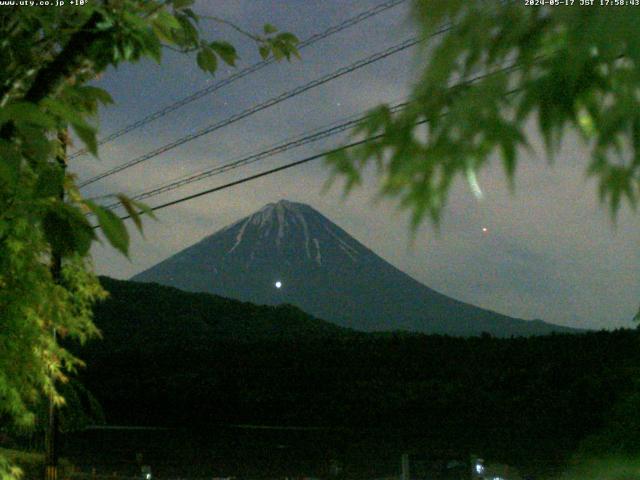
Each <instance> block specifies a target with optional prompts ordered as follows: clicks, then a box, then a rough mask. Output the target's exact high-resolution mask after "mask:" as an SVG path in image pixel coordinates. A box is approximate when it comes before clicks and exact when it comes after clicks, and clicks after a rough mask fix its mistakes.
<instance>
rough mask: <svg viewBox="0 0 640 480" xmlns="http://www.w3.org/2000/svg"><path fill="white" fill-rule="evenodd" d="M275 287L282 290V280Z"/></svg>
mask: <svg viewBox="0 0 640 480" xmlns="http://www.w3.org/2000/svg"><path fill="white" fill-rule="evenodd" d="M275 286H276V288H282V282H281V281H280V280H278V281H277V282H276V283H275Z"/></svg>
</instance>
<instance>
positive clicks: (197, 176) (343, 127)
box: [105, 103, 406, 209]
mask: <svg viewBox="0 0 640 480" xmlns="http://www.w3.org/2000/svg"><path fill="white" fill-rule="evenodd" d="M405 106H406V103H400V104H397V105H394V106H393V107H391V108H390V110H391V113H396V112H398V111H400V110H401V109H402V108H404V107H405ZM352 117H353V116H352ZM367 118H369V116H368V115H359V116H357V118H355V119H350V120H346V121H342V122H340V123H334V124H332V125H330V126H327V127H324V128H321V129H316V130H315V131H313V132H311V133H308V134H305V135H303V136H301V137H297V138H294V139H292V140H288V141H285V142H284V143H281V144H277V145H274V146H272V147H269V148H268V149H266V150H263V151H261V152H259V153H253V154H251V155H248V156H245V157H242V158H240V159H238V160H235V161H231V162H228V163H226V164H224V165H219V166H216V167H214V168H210V169H207V170H204V171H201V172H198V173H194V174H192V175H188V176H185V177H182V178H180V179H177V180H174V181H173V182H170V183H165V184H163V185H161V186H158V187H155V188H153V189H150V190H147V191H145V192H142V193H139V194H137V195H135V196H133V197H131V199H132V200H144V199H147V198H151V197H155V196H157V195H160V194H162V193H166V192H170V191H172V190H175V189H177V188H180V187H183V186H185V185H188V184H191V183H194V182H197V181H200V180H204V179H206V178H210V177H213V176H216V175H221V174H223V173H226V172H228V171H230V170H235V169H237V168H240V167H244V166H246V165H250V164H252V163H255V162H258V161H261V160H264V159H266V158H269V157H273V156H274V155H277V154H279V153H283V152H286V151H288V150H291V149H293V148H298V147H301V146H304V145H307V144H309V143H313V142H317V141H319V140H323V139H325V138H329V137H332V136H334V135H337V134H339V133H342V132H346V131H348V130H351V129H352V128H354V127H356V126H357V125H359V124H361V123H362V122H363V121H365V120H366V119H367ZM118 206H120V203H119V202H114V203H111V204H109V205H106V206H105V208H108V209H114V208H116V207H118Z"/></svg>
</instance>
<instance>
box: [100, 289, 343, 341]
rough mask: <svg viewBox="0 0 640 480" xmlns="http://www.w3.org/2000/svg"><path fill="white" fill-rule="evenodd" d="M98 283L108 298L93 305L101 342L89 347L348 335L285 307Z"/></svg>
mask: <svg viewBox="0 0 640 480" xmlns="http://www.w3.org/2000/svg"><path fill="white" fill-rule="evenodd" d="M100 282H101V283H102V286H103V287H104V288H105V289H106V290H107V291H108V292H109V293H110V295H109V298H108V299H107V300H105V301H103V302H101V303H99V304H98V305H96V307H95V310H94V313H95V322H96V324H97V325H98V327H99V328H100V330H101V331H102V335H103V339H102V341H100V342H95V343H94V345H93V346H92V348H98V349H99V348H107V349H108V350H109V351H114V350H127V349H132V348H133V349H142V350H144V349H152V350H155V349H162V348H165V347H171V346H179V345H181V346H189V347H190V348H197V347H201V346H206V345H208V344H210V343H211V342H214V341H234V342H235V341H239V342H243V341H263V340H270V341H279V340H292V339H303V338H316V339H317V338H324V337H334V336H337V335H343V334H348V333H350V332H352V331H351V330H349V329H346V328H342V327H338V326H337V325H334V324H332V323H329V322H325V321H322V320H319V319H316V318H314V317H312V316H310V315H307V314H306V313H304V312H303V311H302V310H300V309H299V308H297V307H293V306H291V305H280V306H260V305H254V304H251V303H245V302H240V301H237V300H231V299H227V298H223V297H219V296H217V295H211V294H207V293H190V292H184V291H181V290H178V289H177V288H173V287H167V286H163V285H158V284H153V283H138V282H130V281H121V280H114V279H112V278H108V277H100Z"/></svg>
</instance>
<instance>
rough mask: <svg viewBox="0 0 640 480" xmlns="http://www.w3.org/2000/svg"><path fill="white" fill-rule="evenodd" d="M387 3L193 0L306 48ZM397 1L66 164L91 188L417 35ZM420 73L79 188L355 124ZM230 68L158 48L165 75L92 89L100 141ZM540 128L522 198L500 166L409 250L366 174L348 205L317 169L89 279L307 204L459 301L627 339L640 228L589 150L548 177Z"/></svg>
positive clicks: (243, 48)
mask: <svg viewBox="0 0 640 480" xmlns="http://www.w3.org/2000/svg"><path fill="white" fill-rule="evenodd" d="M380 1H381V0H378V1H376V0H371V1H369V0H368V1H364V0H321V1H312V0H286V1H285V0H280V1H276V0H216V1H214V0H201V1H200V2H198V4H197V7H196V10H197V11H199V12H200V13H208V14H215V15H217V16H220V17H224V18H226V19H229V20H232V21H234V22H236V23H237V24H239V25H242V26H243V27H245V28H246V29H248V30H254V31H258V30H260V29H261V27H262V25H263V24H264V23H265V22H269V23H273V24H275V25H277V26H278V27H281V28H282V29H283V30H288V31H291V32H293V33H296V34H297V35H298V36H299V37H300V38H306V37H308V36H310V35H312V34H313V33H316V32H318V31H322V30H324V29H326V28H328V27H330V26H331V25H334V24H337V23H339V22H340V21H342V20H343V19H345V18H347V17H349V16H353V15H356V14H358V13H359V12H361V11H363V10H366V9H368V8H370V7H372V6H374V5H376V4H377V3H380ZM406 3H408V2H406ZM406 3H405V4H404V5H401V6H398V7H394V8H393V9H391V10H389V11H387V12H386V13H383V14H381V15H378V16H376V17H375V18H373V19H369V20H367V21H365V22H362V23H361V24H359V25H357V26H356V27H353V28H351V29H349V30H347V31H344V32H341V33H340V34H337V35H335V36H333V37H331V38H329V39H326V40H324V41H322V42H320V43H318V44H316V45H314V46H312V47H309V48H307V49H305V50H303V52H302V56H303V59H302V61H295V62H293V63H291V64H288V63H280V64H276V65H271V66H269V67H267V68H265V69H263V70H261V71H260V72H258V73H256V74H253V75H250V76H247V77H245V78H243V79H242V80H239V81H237V82H235V83H233V84H232V85H229V86H227V87H225V88H223V89H221V90H219V91H217V92H215V93H214V94H212V95H209V96H207V97H205V98H203V99H201V100H198V101H196V102H194V103H192V104H190V105H188V106H186V107H184V108H182V109H180V110H178V111H176V112H174V113H172V114H170V115H168V116H166V117H164V118H163V119H161V120H159V121H156V122H153V123H151V124H149V125H148V126H146V127H145V128H142V129H139V130H137V131H135V132H132V133H130V134H128V135H125V136H123V137H120V138H119V139H117V140H116V141H113V142H111V143H109V144H106V145H105V146H103V147H102V148H101V150H100V160H95V159H91V158H89V157H81V158H78V159H75V160H73V164H72V167H71V168H72V170H73V171H74V172H76V173H77V174H78V176H79V178H80V180H83V179H87V178H89V177H91V176H93V175H95V174H97V173H100V172H102V171H103V170H106V169H108V168H111V167H113V166H116V165H118V164H120V163H123V162H125V161H127V160H130V159H132V158H134V157H136V156H138V155H140V154H143V153H145V152H147V151H149V150H152V149H155V148H157V147H160V146H162V145H164V144H166V143H169V142H171V141H173V140H175V139H177V138H179V137H181V136H183V135H186V134H188V133H191V132H193V131H196V130H198V129H200V128H202V127H204V126H206V125H209V124H212V123H215V122H217V121H219V120H222V119H224V118H226V117H228V116H230V115H233V114H234V113H237V112H240V111H241V110H244V109H245V108H248V107H251V106H253V105H255V104H257V103H260V102H262V101H264V100H267V99H269V98H271V97H273V96H276V95H278V94H280V93H282V92H285V91H288V90H290V89H293V88H295V87H297V86H299V85H301V84H304V83H306V82H309V81H311V80H313V79H315V78H317V77H319V76H322V75H324V74H327V73H330V72H332V71H334V70H336V69H338V68H340V67H341V66H345V65H348V64H351V63H353V62H355V61H357V60H359V59H361V58H363V57H365V56H368V55H370V54H372V53H375V52H377V51H380V50H384V49H385V48H386V47H388V46H390V45H392V44H395V43H399V42H400V41H402V40H403V39H405V38H407V37H408V36H410V35H411V34H412V32H413V30H412V24H411V21H410V18H409V14H408V8H407V4H406ZM202 30H203V34H204V35H205V36H207V37H208V38H211V39H215V38H220V39H227V40H230V41H232V42H233V43H234V44H235V45H236V47H237V48H238V50H239V52H240V55H241V61H240V62H239V67H240V68H242V67H244V66H247V65H250V64H252V63H254V62H256V61H258V60H259V56H258V54H257V49H256V48H255V46H254V45H253V44H252V43H251V41H250V40H248V39H246V38H244V37H242V36H240V35H238V34H236V33H235V32H233V31H232V30H229V29H226V28H224V27H220V26H219V25H218V24H216V23H214V22H211V21H203V23H202ZM418 67H419V60H418V57H417V52H416V51H415V50H410V51H406V52H403V53H400V54H396V55H394V56H392V57H390V58H387V59H385V60H381V61H379V62H377V63H375V64H372V65H370V66H368V67H365V68H363V69H361V70H358V71H356V72H354V73H352V74H349V75H347V76H344V77H342V78H340V79H337V80H334V81H332V82H330V83H328V84H325V85H323V86H320V87H318V88H315V89H313V90H311V91H309V92H306V93H305V94H302V95H300V96H298V97H296V98H294V99H290V100H287V101H285V102H283V103H281V104H279V105H277V106H274V107H272V108H270V109H268V110H265V111H263V112H260V113H258V114H256V115H253V116H251V117H250V118H247V119H245V120H242V121H240V122H237V123H235V124H234V125H231V126H229V127H226V128H224V129H222V130H219V131H217V132H214V133H212V134H210V135H206V136H203V137H201V138H199V139H198V140H195V141H193V142H190V143H188V144H186V145H183V146H181V147H179V148H176V149H174V150H172V151H171V152H168V153H165V154H163V155H161V156H158V157H156V158H154V159H152V160H149V161H148V162H145V163H143V164H141V165H138V166H136V167H133V168H131V169H128V170H126V171H125V172H121V173H119V174H117V175H113V176H111V177H108V178H106V179H104V180H101V181H100V182H97V183H95V184H93V185H91V186H89V187H87V188H86V189H85V192H86V193H87V194H88V195H89V196H99V195H105V194H108V193H113V192H125V193H128V194H135V193H138V192H140V191H144V190H146V189H149V188H151V187H155V186H157V185H160V184H163V183H165V182H168V181H170V180H173V179H175V178H178V177H181V176H183V175H186V174H190V173H193V172H198V171H201V170H203V169H206V168H208V167H211V166H215V165H221V164H223V163H226V162H228V161H229V160H232V159H234V158H236V157H238V156H242V155H246V154H251V153H254V152H257V151H260V150H262V149H264V148H265V147H268V146H270V145H272V144H274V143H279V142H281V141H283V140H285V139H288V138H290V137H293V136H297V135H300V134H303V133H305V132H308V131H310V130H313V129H317V128H319V127H323V126H326V125H328V124H331V123H333V122H335V121H337V120H341V119H344V118H347V117H350V116H352V115H355V114H360V113H363V112H364V111H365V110H366V109H368V108H370V107H372V106H375V105H377V104H379V103H381V102H389V103H396V102H398V101H401V100H403V99H404V98H405V97H406V95H407V94H408V92H409V88H410V86H411V82H412V80H413V79H415V78H416V74H417V72H418ZM230 72H231V70H230V69H228V68H222V69H221V70H220V71H219V72H218V73H217V75H216V77H215V79H211V78H210V77H208V76H207V75H206V74H204V73H202V72H201V71H199V70H198V68H197V67H195V60H194V58H191V57H184V56H180V55H177V54H174V53H172V52H166V55H165V59H164V62H163V65H162V66H157V65H156V64H154V63H151V62H142V63H139V64H137V65H133V66H124V67H120V68H119V69H117V70H113V71H109V72H108V73H107V74H106V75H105V76H104V77H103V78H102V79H101V80H100V84H101V86H102V87H104V88H106V89H107V90H108V91H109V92H110V93H111V94H112V96H113V97H114V99H115V101H116V104H115V105H114V106H111V107H109V108H107V109H105V110H103V112H102V113H101V116H100V123H101V131H102V133H103V134H108V133H110V132H112V131H114V130H116V129H118V128H120V127H122V126H123V125H126V124H128V123H130V122H131V121H134V120H137V119H139V118H141V117H143V116H145V115H147V114H149V113H151V112H153V111H155V110H157V109H158V108H159V107H161V106H164V105H167V104H169V103H171V102H173V101H175V100H178V99H180V98H182V97H184V96H185V95H188V94H190V93H192V92H195V91H197V90H199V89H201V88H203V87H205V86H207V85H210V84H211V82H215V81H216V80H220V79H222V78H225V77H226V76H227V75H229V73H230ZM534 125H535V122H532V123H531V128H530V130H529V131H530V132H531V136H530V141H531V143H532V144H533V145H534V146H535V147H536V151H537V153H536V154H529V153H525V152H523V153H522V154H521V156H520V164H519V169H518V174H517V181H516V192H515V194H513V195H512V194H511V193H510V192H509V190H508V188H507V187H506V182H505V181H504V175H503V172H502V170H501V168H500V166H499V165H498V162H493V163H492V167H491V168H490V169H488V170H487V171H485V172H483V173H482V174H481V175H480V177H479V184H480V186H481V188H482V191H483V193H484V197H483V198H482V199H481V200H478V199H477V198H476V197H475V196H474V195H473V194H472V192H471V190H470V188H469V186H468V185H467V183H466V182H464V181H462V180H461V181H460V182H458V184H457V185H456V187H455V188H454V191H453V192H452V195H451V199H450V202H449V205H448V207H447V209H446V212H445V215H444V220H443V223H442V226H441V229H440V232H439V233H438V232H436V231H435V229H434V228H433V227H432V226H431V225H429V224H428V223H427V224H425V225H423V226H422V227H421V228H420V229H419V231H418V233H417V235H416V236H415V237H414V238H412V236H411V234H410V232H409V221H408V215H407V214H406V213H404V212H402V211H399V210H398V209H397V206H396V204H395V203H394V202H393V201H389V200H384V201H377V200H376V195H375V194H376V191H377V190H376V189H377V183H376V178H375V176H373V175H367V176H366V181H365V183H364V185H363V186H362V188H360V189H358V190H356V191H354V192H353V193H352V194H351V195H350V196H349V197H347V198H346V199H345V198H343V196H342V195H341V193H342V191H341V188H340V185H339V184H337V185H335V186H334V187H333V188H331V189H329V190H328V191H323V187H324V186H325V182H326V181H327V179H328V170H327V169H326V167H325V166H324V165H323V163H322V161H318V162H314V163H311V164H306V165H304V166H302V167H298V168H295V169H291V170H287V171H285V172H281V173H278V174H275V175H271V176H268V177H265V178H262V179H260V180H256V181H254V182H250V183H245V184H243V185H240V186H238V187H234V188H231V189H227V190H225V191H222V192H219V193H215V194H212V195H209V196H204V197H200V198H198V199H196V200H193V201H191V202H187V203H183V204H180V205H178V206H175V207H171V208H168V209H165V210H162V211H160V212H158V217H159V221H158V222H153V221H147V222H146V228H145V232H146V233H145V238H144V239H143V238H141V237H140V236H139V235H137V234H135V235H133V241H132V248H131V260H130V261H129V260H127V259H125V258H124V257H122V256H121V255H119V254H117V253H115V252H114V251H113V250H112V249H110V248H103V247H96V248H95V249H94V252H93V253H94V260H95V265H96V269H97V271H98V273H100V274H105V275H110V276H113V277H116V278H129V277H130V276H131V275H133V274H135V273H137V272H139V271H141V270H143V269H145V268H148V267H149V266H151V265H154V264H155V263H157V262H159V261H160V260H162V259H164V258H166V257H168V256H170V255H172V254H173V253H175V252H177V251H179V250H181V249H183V248H185V247H187V246H189V245H191V244H192V243H194V242H196V241H198V240H200V239H201V238H202V237H204V236H205V235H208V234H211V233H213V232H214V231H216V230H218V229H220V228H222V227H224V226H225V225H227V224H229V223H231V222H233V221H235V220H237V219H239V218H241V217H243V216H246V215H248V214H250V213H252V212H254V211H255V210H258V209H259V208H261V207H262V206H263V205H264V204H266V203H269V202H272V201H277V200H279V199H281V198H286V199H289V200H293V201H299V202H304V203H308V204H310V205H312V206H313V207H315V208H316V209H318V210H319V211H320V212H322V213H323V214H325V215H326V216H327V217H329V218H330V219H332V220H333V221H335V222H336V223H337V224H338V225H340V226H341V227H342V228H344V229H345V230H347V231H348V232H350V233H351V234H352V235H353V236H355V237H356V238H357V239H358V240H360V241H361V242H362V243H364V244H365V245H367V246H368V247H370V248H371V249H372V250H374V251H375V252H376V253H378V254H379V255H380V256H382V257H383V258H385V259H386V260H388V261H389V262H391V263H392V264H394V265H395V266H397V267H398V268H400V269H401V270H404V271H405V272H407V273H409V274H410V275H412V276H413V277H414V278H416V279H418V280H419V281H421V282H423V283H425V284H426V285H428V286H429V287H431V288H434V289H436V290H438V291H440V292H442V293H445V294H447V295H450V296H452V297H454V298H457V299H460V300H463V301H466V302H470V303H473V304H476V305H479V306H481V307H484V308H489V309H492V310H496V311H498V312H501V313H504V314H507V315H511V316H515V317H521V318H541V319H544V320H546V321H550V322H554V323H558V324H562V325H570V326H579V327H586V328H613V327H620V326H627V327H630V326H632V325H633V324H632V321H631V319H632V317H633V315H634V313H635V311H636V310H637V308H638V303H639V302H640V274H639V273H638V272H639V267H640V253H639V249H638V245H639V244H640V228H639V227H640V217H639V216H638V215H637V214H633V213H632V212H631V211H630V209H628V208H626V207H625V208H623V210H622V211H621V212H620V214H619V216H618V221H617V223H616V225H614V224H613V222H612V221H611V218H610V216H609V215H608V212H607V210H606V209H605V208H603V207H601V206H600V205H599V204H598V201H597V194H596V192H597V190H596V185H595V183H594V182H593V181H592V180H589V179H587V178H586V177H585V173H584V172H585V165H586V162H587V158H588V152H587V150H586V148H585V147H584V146H583V145H582V144H581V143H580V142H579V141H577V140H576V138H575V137H573V136H569V137H568V138H567V139H566V141H565V143H564V146H563V149H562V152H561V153H560V155H558V156H557V158H556V161H555V163H554V165H553V166H549V164H548V162H547V159H546V157H545V155H544V153H543V150H542V148H540V140H539V136H538V135H537V133H536V129H535V126H534ZM345 138H346V137H344V136H342V137H336V138H332V139H328V140H324V141H321V142H318V143H315V144H312V145H310V146H306V147H303V148H299V149H296V150H294V151H289V152H287V153H285V154H282V155H279V156H276V157H272V158H269V159H266V160H264V161H262V162H259V163H257V164H255V165H253V166H250V167H245V168H242V169H238V170H235V171H232V172H228V173H226V174H223V175H220V176H216V177H212V178H209V179H206V180H204V181H201V182H196V183H193V184H191V185H189V186H188V187H186V188H182V189H179V190H176V191H174V192H172V193H168V194H164V195H162V196H158V197H155V198H152V199H149V200H148V202H147V203H148V204H150V205H156V204H158V203H163V202H165V201H168V200H171V199H174V198H178V197H182V196H184V195H187V194H190V193H194V192H197V191H199V190H203V189H206V188H210V187H214V186H216V185H221V184H223V183H226V182H228V181H232V180H235V179H238V178H241V177H244V176H246V175H250V174H252V173H257V172H259V171H262V170H265V169H268V168H272V167H274V166H278V165H282V164H284V163H287V162H289V161H293V160H297V159H300V158H303V157H305V156H307V155H311V154H314V153H318V152H321V151H323V150H325V149H328V148H331V147H333V146H336V145H338V144H339V143H340V142H341V141H344V139H345ZM483 227H484V228H486V229H487V232H486V233H483V230H482V229H483Z"/></svg>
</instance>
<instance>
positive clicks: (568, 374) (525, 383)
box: [79, 278, 640, 464]
mask: <svg viewBox="0 0 640 480" xmlns="http://www.w3.org/2000/svg"><path fill="white" fill-rule="evenodd" d="M101 281H102V283H103V285H104V286H105V288H106V289H107V290H109V291H110V292H111V298H110V299H109V300H107V301H105V302H103V303H101V304H100V305H98V306H97V307H96V312H95V313H96V315H95V320H96V323H97V324H98V326H99V327H100V329H101V330H102V332H103V339H102V340H99V341H92V342H90V343H89V344H88V345H87V346H86V347H84V348H83V349H82V351H81V352H79V353H80V356H81V358H82V359H83V360H85V361H86V363H87V368H86V369H85V370H83V371H82V381H83V382H84V383H85V384H86V386H87V388H88V389H89V390H90V391H91V392H93V393H94V394H95V396H96V397H97V398H98V400H99V401H100V403H101V404H102V405H103V407H104V410H105V414H106V417H107V422H108V423H111V424H125V425H154V426H157V425H167V426H180V427H185V428H212V427H215V426H217V425H220V424H228V423H233V424H245V423H250V424H262V425H264V424H270V425H321V426H330V427H349V428H356V429H371V428H376V429H378V430H380V431H383V432H384V434H383V436H384V437H385V438H386V437H388V435H389V434H390V432H392V431H396V432H398V431H399V432H402V435H403V438H405V439H419V438H427V439H428V440H429V442H433V443H434V445H440V444H443V445H447V446H453V447H455V448H460V449H463V450H465V451H467V450H468V451H482V452H487V455H489V454H490V453H491V452H493V453H494V454H495V455H496V456H499V457H503V458H505V459H512V460H513V462H514V463H515V464H518V462H524V461H528V459H533V458H540V459H544V461H545V462H552V463H553V462H560V461H561V460H562V461H564V460H566V459H567V458H568V455H570V454H571V453H572V452H573V451H575V449H576V448H577V447H578V445H579V444H580V443H581V442H582V441H584V439H586V438H587V437H588V436H589V435H593V434H596V433H598V432H599V431H602V429H603V428H606V427H607V422H608V421H611V422H612V423H610V425H614V426H615V425H619V426H621V428H617V429H616V428H614V429H613V430H611V431H610V432H609V433H607V435H608V436H607V437H604V438H606V439H607V440H606V441H602V442H597V443H596V445H597V447H598V449H600V450H602V449H603V448H605V447H607V446H611V445H616V446H618V447H620V446H621V445H624V442H627V443H629V442H631V443H629V444H631V445H640V437H639V436H638V434H637V432H640V428H637V429H636V428H635V427H632V428H631V429H629V428H626V427H625V425H627V424H628V423H629V421H631V420H633V419H634V418H635V417H637V415H636V414H635V412H636V411H637V408H640V400H639V399H640V393H638V392H640V386H639V385H638V384H637V383H636V379H637V378H638V365H640V342H639V333H638V331H635V330H620V331H614V332H606V331H602V332H587V333H583V334H577V335H576V334H553V335H548V336H538V337H529V338H526V337H518V338H508V339H501V338H495V337H492V336H490V335H483V336H480V337H471V338H459V337H458V338H455V337H447V336H437V335H423V334H407V333H385V334H371V333H359V332H354V331H349V330H347V329H343V328H340V327H337V326H334V325H332V324H330V323H327V322H323V321H321V320H318V319H315V318H313V317H310V316H309V315H307V314H305V313H304V312H302V311H300V310H298V309H297V308H294V307H289V306H284V307H260V306H255V305H251V304H246V303H241V302H238V301H233V300H227V299H224V298H221V297H216V296H213V295H210V294H195V293H185V292H181V291H179V290H176V289H174V288H171V287H162V286H159V285H154V284H138V283H134V282H124V281H117V280H111V279H108V278H102V279H101ZM625 402H626V403H625ZM612 408H613V410H612ZM616 409H618V410H616ZM629 412H631V413H629ZM620 418H622V419H623V421H622V422H621V421H620ZM609 439H613V440H609ZM403 441H404V440H403ZM407 441H409V440H407ZM411 442H413V440H411ZM633 442H635V443H633ZM607 448H608V447H607ZM616 448H617V447H616ZM620 448H622V447H620Z"/></svg>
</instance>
